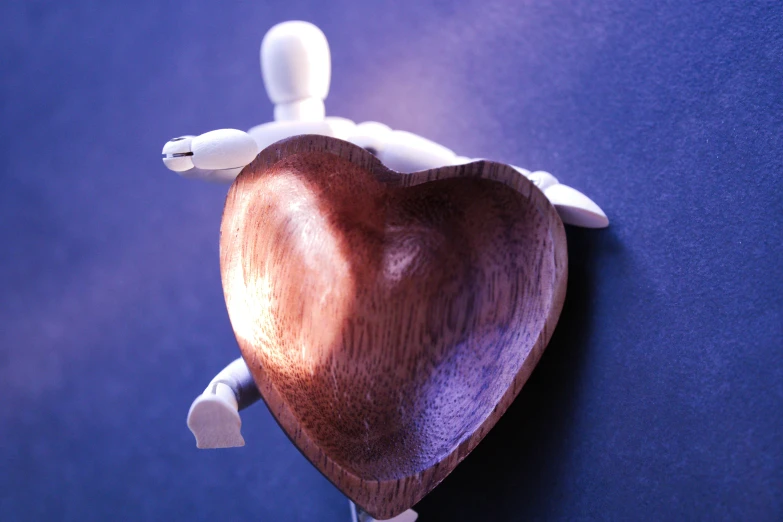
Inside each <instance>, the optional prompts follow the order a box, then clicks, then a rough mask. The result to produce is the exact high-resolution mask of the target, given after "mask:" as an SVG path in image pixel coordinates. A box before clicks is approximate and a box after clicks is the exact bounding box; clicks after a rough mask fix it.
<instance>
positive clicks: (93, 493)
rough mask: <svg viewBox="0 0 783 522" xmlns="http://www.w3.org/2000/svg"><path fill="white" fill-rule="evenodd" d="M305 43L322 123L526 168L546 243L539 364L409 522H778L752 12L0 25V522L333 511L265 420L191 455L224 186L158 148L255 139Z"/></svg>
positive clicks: (181, 11) (246, 9)
mask: <svg viewBox="0 0 783 522" xmlns="http://www.w3.org/2000/svg"><path fill="white" fill-rule="evenodd" d="M288 19H305V20H309V21H312V22H314V23H316V24H317V25H319V26H320V27H321V28H322V29H323V30H324V32H325V33H326V35H327V37H328V38H329V40H330V43H331V49H332V56H333V82H332V88H331V92H330V95H329V98H328V100H327V112H328V113H329V114H331V115H340V116H345V117H349V118H351V119H354V120H357V121H365V120H377V121H381V122H384V123H387V124H389V125H391V126H392V127H394V128H399V129H404V130H409V131H412V132H416V133H419V134H422V135H424V136H427V137H429V138H432V139H434V140H436V141H438V142H440V143H443V144H444V145H447V146H449V147H451V148H452V149H454V150H456V151H457V152H458V153H459V154H462V155H466V156H474V157H476V156H480V157H487V158H492V159H496V160H499V161H506V162H513V163H515V164H518V165H521V166H524V167H528V168H531V169H544V170H548V171H550V172H552V173H554V174H555V175H556V176H558V177H560V178H561V180H563V181H564V182H566V183H568V184H570V185H572V186H574V187H577V188H578V189H580V190H582V191H583V192H585V193H586V194H588V195H589V196H590V197H591V198H593V199H594V200H595V201H596V202H598V203H599V204H600V205H601V206H602V207H603V209H604V210H605V211H606V213H607V214H608V215H609V217H610V219H611V227H610V228H609V229H607V230H603V231H584V230H578V229H569V231H568V236H569V251H570V256H571V259H570V270H571V273H570V275H571V277H570V281H569V293H568V296H567V299H566V305H565V309H564V311H563V315H562V318H561V321H560V324H559V326H558V328H557V331H556V333H555V336H554V339H553V340H552V343H551V344H550V347H549V349H548V351H547V353H546V354H545V356H544V358H543V359H542V361H541V363H540V365H539V367H538V368H537V369H536V371H535V372H534V374H533V376H532V378H531V380H530V381H529V383H528V385H527V386H526V387H525V388H524V390H523V391H522V393H521V394H520V396H519V398H518V399H517V401H516V402H515V403H514V405H513V406H512V407H511V409H510V410H509V411H508V413H507V414H506V415H505V417H504V418H503V419H502V420H501V421H500V422H499V423H498V425H497V426H496V428H495V429H494V430H493V431H492V432H491V433H490V434H489V435H488V436H487V438H486V439H485V440H484V442H483V443H482V444H481V445H479V447H478V448H477V449H476V450H475V451H474V452H473V453H472V454H471V455H470V456H469V457H468V458H467V459H466V460H465V461H464V462H463V464H461V465H460V466H459V467H458V468H457V469H456V471H455V472H454V473H453V474H452V475H451V476H450V477H448V478H447V479H446V480H445V481H444V482H443V483H442V484H441V485H440V486H439V487H438V488H437V489H436V490H435V491H434V492H433V493H432V494H430V495H429V496H428V497H427V498H425V499H424V500H423V501H422V502H421V503H420V504H419V506H418V510H419V511H420V513H421V521H422V522H432V521H436V520H449V521H463V520H464V521H474V520H475V521H483V520H496V521H512V520H513V521H517V520H519V521H521V520H564V519H583V520H588V519H592V520H666V519H669V520H671V519H680V520H682V519H701V520H732V519H733V520H756V521H763V520H781V519H783V363H782V362H781V361H782V359H783V357H782V356H783V317H782V315H783V314H782V312H783V297H782V296H783V281H782V280H781V263H782V262H783V256H781V254H782V253H783V252H781V250H783V249H782V248H781V246H782V244H783V240H782V239H781V231H780V224H781V218H783V190H782V189H783V187H781V183H780V179H781V174H783V9H781V4H780V3H779V2H775V1H758V2H751V1H749V2H740V1H736V2H730V1H724V2H687V1H683V0H677V1H652V2H651V1H644V0H636V1H633V2H629V1H622V0H615V1H607V0H600V1H584V2H576V1H570V0H553V1H545V2H544V1H538V2H534V1H523V2H510V1H509V2H497V1H482V0H470V1H465V2H462V3H458V4H450V3H447V2H417V1H413V0H408V1H397V2H387V3H376V2H345V1H336V2H329V3H327V2H318V1H299V0H288V1H285V2H242V3H233V2H211V3H210V2H205V1H191V2H182V3H173V2H164V1H136V2H125V3H121V4H120V3H116V4H115V3H110V2H103V1H91V2H90V1H79V2H53V1H51V2H41V1H27V2H20V1H15V0H10V1H9V0H6V1H4V2H3V3H2V4H0V42H1V46H0V53H1V54H0V71H1V73H2V75H1V77H0V103H1V104H2V105H1V109H2V123H1V124H0V125H1V126H0V158H1V159H0V166H1V168H2V170H1V171H0V172H1V173H2V174H1V176H2V177H0V245H2V247H1V248H0V383H2V390H3V391H2V395H1V398H0V520H3V521H17V520H19V521H28V520H29V521H40V520H75V521H89V520H243V521H250V520H259V521H277V520H283V521H288V520H302V521H346V520H347V509H346V501H345V499H344V497H343V496H342V495H341V494H340V493H339V492H338V491H337V490H336V489H335V488H334V487H333V486H332V485H331V484H330V483H329V482H328V481H327V480H326V479H324V478H323V477H322V476H321V475H320V474H319V473H318V472H317V471H315V469H314V468H313V467H311V466H310V465H309V463H308V462H307V461H306V460H305V459H304V458H303V457H302V456H301V455H300V454H299V453H298V452H297V450H296V449H295V448H294V447H293V446H292V445H291V444H290V443H289V441H288V440H287V438H286V437H285V436H284V434H283V433H282V431H281V430H280V429H279V428H278V426H277V425H276V423H275V422H274V420H273V419H272V417H271V416H270V415H269V413H268V412H267V410H266V408H265V406H263V405H258V406H255V407H253V409H251V410H248V411H247V412H246V415H245V417H244V418H245V421H244V422H245V423H244V428H243V430H244V434H245V437H246V439H247V441H248V445H247V446H246V447H245V448H244V449H240V450H227V451H214V452H210V451H198V450H196V448H195V444H194V440H193V438H192V435H191V434H190V432H189V431H188V430H187V428H186V426H185V415H186V412H187V409H188V407H189V405H190V402H191V400H192V399H193V398H194V397H195V395H196V394H198V393H200V392H201V391H202V390H203V388H204V386H205V385H206V383H207V382H208V380H209V379H210V378H211V377H212V375H213V374H214V373H215V372H216V371H217V370H218V369H220V368H222V367H223V365H224V364H225V363H227V362H228V361H229V360H231V359H232V358H234V357H235V356H237V354H238V349H237V347H236V342H235V340H234V337H233V334H232V331H231V327H230V324H229V322H228V318H227V315H226V312H225V307H224V303H223V297H222V289H221V285H220V277H219V267H218V242H217V240H218V226H219V223H220V214H221V210H222V205H223V201H224V197H225V193H226V187H225V186H215V185H208V184H203V183H199V182H195V181H187V180H183V179H180V178H178V177H177V176H176V175H173V174H172V173H170V172H168V171H167V170H165V169H164V167H163V165H162V164H161V162H160V149H161V147H162V145H163V143H164V142H165V141H166V140H168V139H169V138H171V137H174V136H178V135H181V134H199V133H201V132H205V131H208V130H212V129H215V128H223V127H235V128H241V129H246V128H249V127H250V126H253V125H255V124H258V123H261V122H264V121H268V120H269V119H270V118H271V114H272V107H271V104H270V103H269V101H268V100H267V98H266V95H265V93H264V90H263V85H262V80H261V76H260V72H259V67H258V46H259V43H260V40H261V38H262V36H263V35H264V33H265V32H266V30H267V29H268V28H269V27H270V26H271V25H273V24H274V23H277V22H280V21H284V20H288Z"/></svg>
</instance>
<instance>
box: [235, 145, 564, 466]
mask: <svg viewBox="0 0 783 522" xmlns="http://www.w3.org/2000/svg"><path fill="white" fill-rule="evenodd" d="M327 156H328V155H327ZM246 192H247V194H246V195H245V196H244V199H243V201H244V203H243V205H244V206H243V207H242V208H239V209H238V210H236V212H239V214H240V215H239V217H240V218H241V219H240V220H239V221H238V222H242V223H243V226H242V227H237V229H236V230H234V231H233V232H232V233H235V234H237V235H238V237H240V239H241V241H239V243H238V244H241V245H242V247H241V249H242V251H241V252H239V254H240V259H242V260H243V261H242V262H241V263H237V264H236V266H233V265H232V266H229V267H228V268H227V269H225V268H224V270H225V272H224V286H227V288H226V296H227V305H228V309H229V314H230V316H231V320H232V324H233V326H234V329H235V332H236V334H237V338H238V340H239V342H240V347H241V349H242V351H243V355H244V356H245V359H246V360H248V361H254V364H257V365H258V366H259V367H260V368H263V371H262V372H260V371H257V370H258V368H252V367H251V370H254V375H255V376H256V379H257V381H258V379H260V378H263V379H266V380H267V383H268V384H270V385H271V386H273V387H274V390H275V391H276V394H277V396H278V397H279V399H280V404H277V403H275V404H271V403H270V401H269V400H267V403H268V404H269V405H270V410H271V411H272V413H273V414H274V415H276V416H278V415H279V413H280V412H279V408H287V409H288V410H290V413H291V414H292V415H293V417H294V418H296V419H297V421H298V424H299V427H298V429H301V430H304V431H305V432H306V433H307V435H308V437H309V438H310V439H311V440H312V441H313V442H314V443H315V444H317V445H318V446H319V447H320V449H321V451H322V452H323V453H324V454H325V455H327V456H328V457H329V458H330V459H331V460H332V461H334V462H335V463H337V464H338V465H339V466H340V467H342V468H343V469H345V470H347V471H350V472H351V473H353V474H354V475H356V476H358V477H360V478H363V479H373V480H390V479H399V478H402V477H406V476H410V475H413V474H415V473H418V472H421V471H422V470H424V469H427V468H429V467H430V466H432V465H434V464H435V463H437V462H439V461H440V460H442V459H443V458H445V457H446V456H448V455H449V454H450V453H452V452H453V451H454V449H455V448H456V447H457V446H458V445H459V444H460V443H461V442H462V441H464V440H465V439H466V438H467V437H469V436H470V435H471V434H472V433H473V432H474V431H475V430H476V429H478V428H479V427H480V426H481V424H482V423H483V422H484V420H485V419H487V417H488V416H489V415H490V414H491V413H492V411H493V409H494V408H495V407H496V405H497V404H498V401H499V400H500V399H501V397H502V396H503V395H504V394H505V393H506V391H507V389H508V388H509V386H511V385H512V383H513V380H514V378H515V376H516V375H517V373H518V372H519V370H520V368H521V367H522V364H523V363H524V361H525V359H526V357H527V356H528V354H529V353H530V351H531V348H532V347H533V345H534V343H535V342H536V340H537V339H538V337H539V333H540V332H541V330H542V328H543V327H544V323H545V320H546V317H547V314H548V312H549V307H550V303H551V300H552V295H551V292H552V290H551V288H552V281H553V280H554V277H555V267H554V256H553V248H554V247H553V241H552V237H551V234H550V231H549V230H548V228H547V227H548V226H549V224H548V221H547V220H546V219H545V217H544V216H543V215H541V212H540V211H539V210H538V209H536V208H535V207H534V205H532V204H531V203H530V201H529V200H528V199H527V198H525V197H524V196H522V195H520V194H519V193H517V192H515V191H514V190H512V189H510V188H508V187H506V186H504V185H501V184H500V183H497V182H492V181H487V180H483V179H446V180H439V181H433V182H429V183H425V184H422V185H418V186H415V187H408V188H390V187H388V186H386V185H384V184H383V183H380V182H378V181H377V180H375V179H374V178H372V176H370V175H369V174H368V173H367V172H366V171H365V170H363V169H361V168H359V167H357V166H356V165H353V164H351V163H350V162H348V161H347V160H344V159H342V158H336V157H334V156H332V157H325V156H324V155H323V154H316V153H313V154H308V155H300V156H294V157H291V158H286V159H284V160H282V161H280V162H279V163H277V164H276V165H275V166H274V167H273V168H271V169H269V170H268V171H267V172H265V173H264V175H263V176H260V177H259V178H258V179H254V180H253V184H252V189H251V188H246ZM229 232H231V231H229ZM226 233H227V232H226V231H225V230H224V231H223V234H226ZM259 387H260V388H261V389H262V391H263V386H259ZM265 398H267V397H265ZM267 399H268V398H267ZM284 427H286V426H284ZM289 429H290V427H288V428H287V430H289ZM289 435H291V433H289Z"/></svg>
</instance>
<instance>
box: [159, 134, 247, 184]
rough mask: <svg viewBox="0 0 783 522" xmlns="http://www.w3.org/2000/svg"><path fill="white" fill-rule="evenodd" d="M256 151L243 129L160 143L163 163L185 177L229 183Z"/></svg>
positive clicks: (185, 137)
mask: <svg viewBox="0 0 783 522" xmlns="http://www.w3.org/2000/svg"><path fill="white" fill-rule="evenodd" d="M258 152H259V150H258V145H257V144H256V142H255V140H254V139H253V138H252V137H250V135H249V134H247V133H246V132H242V131H241V130H237V129H220V130H214V131H211V132H207V133H205V134H202V135H200V136H182V137H179V138H174V139H173V140H170V141H168V142H167V143H166V144H165V145H164V146H163V164H164V165H166V167H167V168H168V169H169V170H173V171H174V172H176V173H178V174H179V175H181V176H183V177H186V178H197V179H203V180H206V181H216V182H222V183H231V182H232V181H233V180H234V178H236V177H237V175H238V174H239V172H240V171H241V170H242V169H243V168H244V167H245V165H247V164H248V163H250V162H251V161H253V159H255V157H256V156H257V155H258Z"/></svg>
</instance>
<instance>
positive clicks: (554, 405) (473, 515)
mask: <svg viewBox="0 0 783 522" xmlns="http://www.w3.org/2000/svg"><path fill="white" fill-rule="evenodd" d="M596 234H601V235H602V236H604V237H603V238H599V237H597V236H596ZM610 234H611V229H609V230H608V231H604V232H596V231H595V230H586V229H579V228H571V227H568V228H567V236H568V250H569V263H568V270H569V280H568V291H567V293H566V300H565V305H564V307H563V312H562V314H561V316H560V321H559V322H558V325H557V328H556V329H555V332H554V335H553V336H552V340H551V341H550V343H549V346H548V347H547V349H546V351H545V352H544V355H543V357H542V359H541V361H540V362H539V364H538V366H537V367H536V369H535V370H534V371H533V374H532V375H531V377H530V380H529V381H528V382H527V384H525V386H524V388H523V389H522V391H521V392H520V393H519V395H518V396H517V398H516V400H515V401H514V403H513V404H512V405H511V407H510V408H509V409H508V411H507V412H506V414H505V415H504V416H503V417H502V418H501V419H500V421H499V422H498V423H497V425H496V426H495V428H494V429H493V430H492V431H491V432H490V433H489V434H488V435H487V436H486V438H485V439H484V440H483V441H482V442H481V443H480V444H479V445H478V447H477V448H476V449H475V450H474V451H473V452H472V453H471V454H470V455H469V456H468V457H467V458H466V459H465V460H464V461H463V462H462V464H460V465H459V466H458V467H457V469H456V470H455V471H454V472H453V473H452V474H451V475H450V476H449V477H447V478H446V480H444V481H443V483H442V484H441V485H439V486H438V487H437V488H435V490H434V491H433V492H432V493H430V494H429V495H428V496H427V497H425V498H424V499H423V500H422V501H421V502H419V504H418V505H417V506H416V507H415V508H414V509H416V510H417V511H418V512H419V514H420V517H421V519H422V520H427V521H437V520H484V519H485V517H486V513H489V512H491V513H494V514H495V515H501V514H502V515H504V516H508V517H509V518H508V520H528V519H530V518H531V517H533V516H535V515H540V514H542V513H546V512H548V513H550V514H551V513H552V511H551V509H549V508H548V506H546V505H542V504H541V503H542V502H551V501H552V499H553V498H555V499H556V498H557V495H552V491H553V490H556V489H557V487H558V483H560V482H562V481H563V479H562V474H563V472H564V470H565V469H566V468H567V467H568V466H567V463H566V462H564V459H568V455H569V446H573V443H571V442H569V439H570V437H571V433H572V432H573V428H574V424H573V423H574V419H573V413H574V411H575V409H576V404H577V403H578V402H579V401H578V399H579V389H580V380H581V378H582V377H583V375H584V365H585V363H586V362H587V360H588V358H589V354H588V349H589V339H590V336H591V335H590V334H591V320H590V318H591V316H592V314H591V312H590V309H589V306H590V302H591V301H592V293H593V288H594V284H593V274H594V266H595V259H596V257H599V258H600V257H603V256H601V255H598V254H600V252H597V251H596V249H603V248H604V247H605V248H606V249H607V250H608V249H610V248H611V246H610V245H608V243H612V242H613V238H612V237H611V236H610ZM601 239H605V240H604V241H602V240H601ZM606 240H608V241H606ZM519 506H526V509H527V512H526V513H521V512H519ZM502 520H506V518H503V519H502Z"/></svg>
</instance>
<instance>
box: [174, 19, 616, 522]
mask: <svg viewBox="0 0 783 522" xmlns="http://www.w3.org/2000/svg"><path fill="white" fill-rule="evenodd" d="M261 69H262V73H263V77H264V85H265V88H266V91H267V94H268V95H269V98H270V99H271V100H272V102H273V103H274V104H275V108H274V121H272V122H269V123H264V124H262V125H257V126H255V127H253V128H252V129H250V130H248V131H247V133H245V132H243V131H240V130H236V129H221V130H216V131H211V132H207V133H205V134H202V135H200V136H196V137H193V136H183V137H180V138H175V139H173V140H171V141H169V142H167V143H166V144H165V145H164V147H163V156H164V157H163V163H164V164H165V165H166V167H168V168H169V169H170V170H173V171H174V172H177V173H179V174H180V175H182V176H183V177H188V178H197V179H203V180H208V181H217V182H224V183H230V182H232V181H233V180H234V179H235V178H236V176H237V175H239V172H240V171H241V170H242V168H244V167H245V165H247V164H249V163H250V162H251V161H252V160H253V159H254V158H255V157H256V155H257V154H258V153H259V152H260V151H261V150H263V149H265V148H266V147H268V146H269V145H271V144H273V143H275V142H277V141H279V140H281V139H284V138H288V137H291V136H297V135H300V134H322V135H325V136H331V137H335V138H339V139H343V140H346V141H349V142H351V143H354V144H355V145H358V146H360V147H363V148H365V149H367V150H368V151H370V152H371V153H373V154H374V155H376V156H377V157H378V158H379V159H380V160H381V162H382V163H383V164H384V165H386V166H387V167H388V168H390V169H392V170H396V171H398V172H416V171H420V170H427V169H431V168H437V167H443V166H448V165H459V164H463V163H468V162H470V161H473V160H471V159H469V158H465V157H462V156H458V155H457V154H455V153H454V152H453V151H451V150H449V149H448V148H446V147H443V146H442V145H439V144H437V143H435V142H433V141H430V140H428V139H426V138H423V137H421V136H418V135H416V134H412V133H409V132H404V131H395V130H392V129H390V128H389V127H388V126H386V125H383V124H382V123H377V122H365V123H360V124H358V125H357V124H355V123H354V122H353V121H351V120H348V119H345V118H336V117H326V116H325V108H324V100H325V99H326V96H327V94H328V92H329V83H330V79H331V58H330V54H329V44H328V42H327V40H326V37H325V36H324V34H323V32H321V30H320V29H319V28H318V27H316V26H315V25H313V24H310V23H307V22H299V21H293V22H284V23H281V24H278V25H276V26H274V27H272V28H271V29H270V30H269V31H268V32H267V34H266V35H265V36H264V39H263V42H262V43H261ZM514 168H515V169H516V170H517V171H518V172H519V173H520V174H521V175H524V176H526V177H527V178H529V179H530V180H531V181H533V183H535V184H536V186H538V187H539V188H540V189H541V190H542V191H543V192H544V194H545V195H546V196H547V198H548V199H549V200H550V201H551V202H552V204H553V205H554V206H555V208H556V209H557V211H558V213H559V215H560V217H561V218H562V220H563V222H564V223H568V224H571V225H576V226H582V227H588V228H603V227H606V226H607V225H608V223H609V222H608V220H607V218H606V215H605V214H604V213H603V211H602V210H601V209H600V208H599V207H598V205H596V204H595V203H594V202H593V201H592V200H590V198H588V197H587V196H585V195H584V194H582V193H581V192H579V191H577V190H575V189H573V188H570V187H568V186H566V185H562V184H560V183H559V182H558V181H557V179H556V178H555V177H554V176H552V175H551V174H549V173H547V172H543V171H537V172H532V173H531V172H530V171H527V170H525V169H521V168H519V167H514ZM259 398H260V395H259V393H258V389H257V388H256V386H255V383H254V382H253V378H252V376H251V375H250V371H249V369H248V368H247V366H246V365H245V363H244V362H243V361H242V359H241V358H240V359H237V360H235V361H234V362H232V363H231V364H230V365H229V366H227V367H226V368H225V369H224V370H223V371H221V372H220V373H219V374H218V375H217V376H216V377H215V378H214V379H213V380H212V382H210V384H209V386H208V387H207V389H206V390H205V391H204V393H203V394H202V395H200V396H199V397H198V398H196V400H195V401H194V402H193V405H192V406H191V408H190V411H189V412H188V427H189V428H190V429H191V431H192V432H193V434H194V435H195V437H196V442H197V446H198V447H199V448H225V447H236V446H243V445H244V439H243V438H242V435H241V433H240V427H241V418H240V417H239V413H238V411H239V410H241V409H242V408H244V407H246V406H249V405H250V404H252V403H253V402H255V401H257V400H258V399H259ZM353 516H354V519H355V520H361V521H367V522H371V521H372V519H371V518H368V516H367V515H366V514H365V513H361V512H357V511H355V510H354V511H353ZM416 517H417V515H416V513H415V512H414V511H412V510H408V511H406V512H405V513H403V514H401V515H399V517H398V518H399V521H400V522H403V521H405V522H412V521H413V520H415V519H416ZM398 518H395V519H394V520H395V521H396V520H398Z"/></svg>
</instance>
